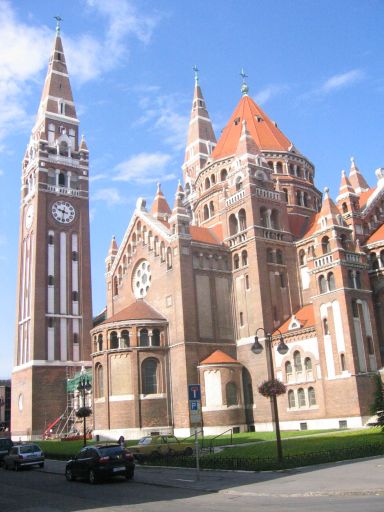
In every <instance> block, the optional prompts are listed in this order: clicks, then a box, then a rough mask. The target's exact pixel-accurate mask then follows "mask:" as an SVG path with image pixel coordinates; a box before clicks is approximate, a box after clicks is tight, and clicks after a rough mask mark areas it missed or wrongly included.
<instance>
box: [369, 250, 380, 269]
mask: <svg viewBox="0 0 384 512" xmlns="http://www.w3.org/2000/svg"><path fill="white" fill-rule="evenodd" d="M380 257H381V255H380ZM369 263H370V267H371V269H372V270H379V268H380V266H379V260H378V259H377V256H376V253H375V252H371V253H370V255H369Z"/></svg>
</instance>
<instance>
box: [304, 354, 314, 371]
mask: <svg viewBox="0 0 384 512" xmlns="http://www.w3.org/2000/svg"><path fill="white" fill-rule="evenodd" d="M304 368H305V371H306V372H311V371H312V360H311V358H310V357H306V358H305V359H304Z"/></svg>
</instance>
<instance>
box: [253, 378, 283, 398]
mask: <svg viewBox="0 0 384 512" xmlns="http://www.w3.org/2000/svg"><path fill="white" fill-rule="evenodd" d="M258 389H259V393H260V395H263V396H265V398H271V397H272V396H278V395H284V393H286V392H287V388H286V387H285V385H284V384H283V383H282V382H280V381H279V380H277V379H271V380H265V381H264V382H263V383H262V384H260V386H259V388H258Z"/></svg>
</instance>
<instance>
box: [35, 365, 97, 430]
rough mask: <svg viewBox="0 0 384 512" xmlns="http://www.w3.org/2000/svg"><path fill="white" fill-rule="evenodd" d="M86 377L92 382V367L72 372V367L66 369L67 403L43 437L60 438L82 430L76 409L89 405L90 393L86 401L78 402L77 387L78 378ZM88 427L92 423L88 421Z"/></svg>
mask: <svg viewBox="0 0 384 512" xmlns="http://www.w3.org/2000/svg"><path fill="white" fill-rule="evenodd" d="M84 376H85V377H86V378H87V379H88V381H89V383H91V384H92V368H82V370H81V371H79V372H76V373H73V368H68V367H67V370H66V379H67V405H66V408H65V411H64V412H63V414H61V415H60V416H59V417H58V418H56V419H55V420H54V421H53V422H52V423H51V424H50V425H48V427H47V428H46V429H45V431H44V438H61V437H70V436H76V435H79V434H80V432H81V430H82V420H81V419H79V418H77V416H76V411H77V410H78V409H79V408H80V407H81V406H88V407H91V405H92V395H91V393H88V395H87V396H86V403H85V404H81V403H80V397H79V392H78V390H77V387H78V385H79V383H80V378H84ZM89 426H90V427H91V426H92V424H91V423H90V425H89Z"/></svg>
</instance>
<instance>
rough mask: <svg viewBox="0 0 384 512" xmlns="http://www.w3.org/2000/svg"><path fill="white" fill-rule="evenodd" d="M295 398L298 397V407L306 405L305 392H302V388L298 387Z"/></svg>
mask: <svg viewBox="0 0 384 512" xmlns="http://www.w3.org/2000/svg"><path fill="white" fill-rule="evenodd" d="M297 399H298V402H299V407H305V406H306V402H305V392H304V389H303V388H300V389H298V390H297Z"/></svg>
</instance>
